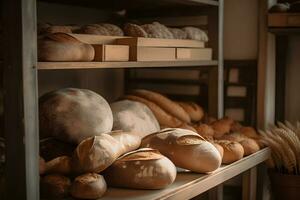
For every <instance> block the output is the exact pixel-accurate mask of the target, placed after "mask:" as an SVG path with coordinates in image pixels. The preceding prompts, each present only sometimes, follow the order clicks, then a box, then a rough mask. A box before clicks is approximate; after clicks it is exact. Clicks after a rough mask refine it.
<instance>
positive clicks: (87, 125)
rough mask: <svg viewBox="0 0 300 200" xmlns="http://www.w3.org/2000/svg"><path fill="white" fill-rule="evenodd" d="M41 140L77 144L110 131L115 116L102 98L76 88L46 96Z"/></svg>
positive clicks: (42, 105)
mask: <svg viewBox="0 0 300 200" xmlns="http://www.w3.org/2000/svg"><path fill="white" fill-rule="evenodd" d="M39 122H40V132H41V134H40V135H41V136H42V137H48V136H53V137H55V138H57V139H59V140H62V141H65V142H70V143H74V144H78V143H80V142H81V141H82V140H84V139H85V138H88V137H91V136H95V135H101V134H102V133H106V132H109V131H111V129H112V126H113V116H112V112H111V109H110V106H109V104H108V103H107V102H106V100H105V99H104V98H103V97H101V96H100V95H99V94H97V93H95V92H93V91H91V90H87V89H77V88H64V89H60V90H56V91H53V92H50V93H47V94H45V95H43V96H42V97H40V100H39Z"/></svg>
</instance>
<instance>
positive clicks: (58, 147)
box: [40, 137, 76, 161]
mask: <svg viewBox="0 0 300 200" xmlns="http://www.w3.org/2000/svg"><path fill="white" fill-rule="evenodd" d="M75 148H76V145H73V144H70V143H66V142H62V141H60V140H57V139H54V138H53V137H48V138H44V139H42V140H40V154H41V156H42V157H43V158H44V159H45V160H46V161H49V160H52V159H54V158H57V157H60V156H72V154H73V151H74V149H75Z"/></svg>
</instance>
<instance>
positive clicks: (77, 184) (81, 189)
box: [70, 173, 107, 199]
mask: <svg viewBox="0 0 300 200" xmlns="http://www.w3.org/2000/svg"><path fill="white" fill-rule="evenodd" d="M106 189H107V186H106V182H105V180H104V178H103V176H101V175H99V174H95V173H87V174H83V175H80V176H78V177H76V178H75V180H74V182H73V183H72V186H71V189H70V193H71V195H72V196H73V197H74V198H78V199H98V198H100V197H102V196H103V194H104V193H105V192H106Z"/></svg>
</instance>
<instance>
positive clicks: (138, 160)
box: [104, 149, 177, 189]
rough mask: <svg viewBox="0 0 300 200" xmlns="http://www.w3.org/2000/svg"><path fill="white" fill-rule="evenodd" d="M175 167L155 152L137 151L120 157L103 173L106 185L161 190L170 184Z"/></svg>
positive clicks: (174, 173) (150, 150)
mask: <svg viewBox="0 0 300 200" xmlns="http://www.w3.org/2000/svg"><path fill="white" fill-rule="evenodd" d="M176 173H177V172H176V167H175V166H174V164H173V163H172V162H171V161H170V160H169V159H168V158H166V157H164V156H163V155H161V154H160V153H159V152H158V151H157V150H153V149H139V150H137V151H133V152H129V153H127V154H125V155H123V156H122V157H120V158H119V159H118V160H117V161H116V162H114V164H113V165H111V166H110V167H109V168H108V169H107V170H105V171H104V177H105V180H106V181H107V183H108V185H110V186H114V187H124V188H132V189H161V188H165V187H166V186H168V185H170V184H172V183H173V182H174V180H175V178H176Z"/></svg>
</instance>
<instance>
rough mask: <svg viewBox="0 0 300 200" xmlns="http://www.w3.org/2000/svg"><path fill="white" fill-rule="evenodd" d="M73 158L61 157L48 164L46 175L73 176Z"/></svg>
mask: <svg viewBox="0 0 300 200" xmlns="http://www.w3.org/2000/svg"><path fill="white" fill-rule="evenodd" d="M71 163H72V162H71V158H70V157H69V156H60V157H57V158H54V159H53V160H50V161H48V162H46V166H45V167H46V168H45V173H46V174H63V175H68V174H71V172H72V171H71Z"/></svg>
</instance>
